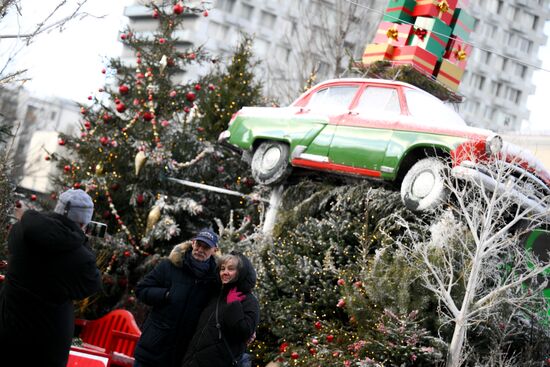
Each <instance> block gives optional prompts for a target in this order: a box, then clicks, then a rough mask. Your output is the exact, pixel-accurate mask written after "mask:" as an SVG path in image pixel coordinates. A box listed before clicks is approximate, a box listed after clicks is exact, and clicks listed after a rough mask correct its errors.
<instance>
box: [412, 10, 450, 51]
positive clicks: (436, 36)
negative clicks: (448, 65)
mask: <svg viewBox="0 0 550 367" xmlns="http://www.w3.org/2000/svg"><path fill="white" fill-rule="evenodd" d="M450 34H451V27H449V26H448V25H446V24H445V23H443V21H441V20H440V19H438V18H427V17H418V18H416V21H415V22H414V30H413V32H412V36H411V37H410V42H409V46H420V47H422V48H425V49H426V50H428V51H430V52H431V53H432V54H434V55H436V56H437V57H438V59H441V58H442V57H443V54H444V53H445V50H446V48H447V43H449V36H450Z"/></svg>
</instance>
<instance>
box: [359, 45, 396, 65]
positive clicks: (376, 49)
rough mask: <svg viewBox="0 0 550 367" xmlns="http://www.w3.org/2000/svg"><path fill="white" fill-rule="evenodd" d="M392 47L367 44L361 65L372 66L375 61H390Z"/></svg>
mask: <svg viewBox="0 0 550 367" xmlns="http://www.w3.org/2000/svg"><path fill="white" fill-rule="evenodd" d="M393 50H394V47H393V46H392V45H390V44H388V43H382V44H374V43H371V44H368V45H367V47H365V52H363V59H362V61H363V64H365V65H366V64H372V63H373V62H376V61H382V60H391V59H392V56H393Z"/></svg>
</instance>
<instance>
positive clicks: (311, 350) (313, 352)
mask: <svg viewBox="0 0 550 367" xmlns="http://www.w3.org/2000/svg"><path fill="white" fill-rule="evenodd" d="M309 354H311V355H312V356H314V355H316V354H317V349H315V348H309Z"/></svg>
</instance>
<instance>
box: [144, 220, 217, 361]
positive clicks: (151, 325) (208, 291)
mask: <svg viewBox="0 0 550 367" xmlns="http://www.w3.org/2000/svg"><path fill="white" fill-rule="evenodd" d="M217 246H218V236H217V235H216V234H215V233H214V232H213V231H212V230H210V229H203V230H201V231H200V232H199V233H198V234H197V235H196V236H195V238H194V239H193V240H192V241H191V242H184V243H182V244H179V245H177V246H176V247H174V249H173V250H172V252H171V253H170V256H169V257H168V259H164V260H162V261H161V262H160V263H159V264H158V265H157V266H156V267H155V268H154V269H153V270H152V271H151V272H150V273H149V274H147V275H146V276H145V277H144V278H143V280H142V281H141V282H139V283H138V285H137V286H136V294H137V297H138V299H139V300H141V301H142V302H144V303H145V304H148V305H150V306H153V308H152V309H151V313H150V314H149V317H148V318H147V320H145V323H144V325H143V328H142V329H143V330H142V334H141V338H140V339H139V342H138V344H137V346H136V350H135V352H134V356H135V359H136V362H135V364H134V366H135V367H137V366H139V367H175V366H177V367H179V366H180V364H181V361H182V359H183V355H184V353H185V351H186V349H187V346H188V344H189V341H190V340H191V337H192V336H193V332H194V331H195V327H196V325H197V321H198V319H199V316H200V314H201V312H202V310H203V308H204V306H205V305H206V303H207V302H208V300H209V299H210V298H211V297H212V296H213V294H214V293H215V292H216V289H217V287H216V262H215V261H214V259H213V258H212V255H214V254H215V252H216V251H217Z"/></svg>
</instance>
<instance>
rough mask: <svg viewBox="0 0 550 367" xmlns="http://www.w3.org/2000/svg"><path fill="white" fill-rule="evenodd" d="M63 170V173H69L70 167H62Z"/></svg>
mask: <svg viewBox="0 0 550 367" xmlns="http://www.w3.org/2000/svg"><path fill="white" fill-rule="evenodd" d="M63 170H64V171H65V172H69V171H70V170H71V166H69V165H68V164H67V165H66V166H65V167H63Z"/></svg>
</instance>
